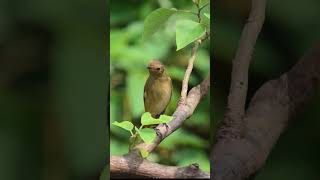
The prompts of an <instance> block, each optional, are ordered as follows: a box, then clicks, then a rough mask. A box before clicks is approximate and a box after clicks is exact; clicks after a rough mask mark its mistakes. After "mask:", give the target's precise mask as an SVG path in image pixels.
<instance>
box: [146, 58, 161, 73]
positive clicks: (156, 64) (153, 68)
mask: <svg viewBox="0 0 320 180" xmlns="http://www.w3.org/2000/svg"><path fill="white" fill-rule="evenodd" d="M147 68H148V69H149V73H150V75H155V76H161V75H162V74H163V72H164V65H163V64H162V63H161V62H160V61H157V60H152V61H151V62H150V63H149V64H148V66H147Z"/></svg>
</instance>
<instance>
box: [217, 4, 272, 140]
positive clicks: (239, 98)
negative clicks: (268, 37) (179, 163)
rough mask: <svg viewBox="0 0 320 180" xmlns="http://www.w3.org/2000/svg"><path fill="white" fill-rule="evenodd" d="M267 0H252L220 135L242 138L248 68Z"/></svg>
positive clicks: (238, 51)
mask: <svg viewBox="0 0 320 180" xmlns="http://www.w3.org/2000/svg"><path fill="white" fill-rule="evenodd" d="M266 1H267V0H252V4H251V12H250V15H249V18H248V20H247V23H246V25H245V26H244V28H243V31H242V34H241V38H240V41H239V46H238V49H237V52H236V55H235V58H234V59H233V62H232V63H233V65H232V75H231V85H230V92H229V97H228V108H227V112H226V114H225V119H224V121H223V126H222V128H221V129H220V131H221V132H220V133H219V136H224V137H225V138H241V136H242V135H243V131H244V123H243V116H244V112H245V102H246V97H247V89H248V70H249V66H250V61H251V54H252V51H253V48H254V46H255V43H256V40H257V38H258V35H259V33H260V31H261V28H262V25H263V22H264V18H265V7H266Z"/></svg>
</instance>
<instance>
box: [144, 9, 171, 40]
mask: <svg viewBox="0 0 320 180" xmlns="http://www.w3.org/2000/svg"><path fill="white" fill-rule="evenodd" d="M176 12H177V10H176V9H168V8H159V9H156V10H155V11H153V12H151V13H150V14H149V15H148V16H147V17H146V19H145V21H144V31H143V40H144V41H145V40H147V39H149V38H150V37H151V36H152V35H153V34H154V33H155V32H157V31H158V30H159V29H160V28H161V25H163V24H165V23H166V21H167V20H168V19H169V18H170V16H171V15H173V14H174V13H176Z"/></svg>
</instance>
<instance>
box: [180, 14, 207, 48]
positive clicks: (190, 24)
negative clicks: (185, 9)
mask: <svg viewBox="0 0 320 180" xmlns="http://www.w3.org/2000/svg"><path fill="white" fill-rule="evenodd" d="M205 32H206V28H205V26H204V25H202V24H200V23H197V22H194V21H191V20H182V21H179V22H178V23H177V25H176V44H177V51H178V50H180V49H182V48H184V47H185V46H187V45H188V44H190V43H192V42H193V41H195V40H197V39H198V38H200V37H201V36H203V35H204V34H205Z"/></svg>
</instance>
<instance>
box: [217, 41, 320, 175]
mask: <svg viewBox="0 0 320 180" xmlns="http://www.w3.org/2000/svg"><path fill="white" fill-rule="evenodd" d="M319 82H320V45H318V46H316V47H314V48H313V49H311V50H310V51H309V52H308V53H307V54H306V55H305V56H304V57H302V59H301V60H300V61H299V62H298V63H297V64H296V65H295V66H294V67H293V68H292V69H291V70H290V71H289V72H287V73H285V74H283V75H282V76H281V77H280V78H279V79H276V80H271V81H269V82H267V83H265V84H264V85H263V86H262V87H261V88H260V89H259V90H258V91H257V92H256V94H255V95H254V97H253V99H252V100H251V102H250V105H249V108H248V110H247V111H246V115H245V118H244V120H245V122H246V132H245V136H244V138H242V139H218V142H217V143H216V145H215V146H214V150H213V154H212V157H211V162H212V165H213V166H212V169H211V173H212V178H213V179H214V180H243V179H247V178H249V177H250V176H252V175H254V174H255V173H256V172H257V171H258V170H259V169H260V168H261V167H262V166H263V164H264V162H265V160H266V159H267V157H268V155H269V153H270V151H271V149H272V147H273V146H274V145H275V143H276V142H277V140H278V138H279V136H280V135H281V133H282V132H283V131H284V129H285V127H286V126H287V124H288V122H289V120H290V119H291V118H292V117H293V116H294V115H295V114H296V113H297V112H298V110H299V108H301V107H302V106H303V105H304V104H305V103H306V102H307V100H308V99H310V97H311V96H312V95H313V94H314V93H315V90H316V85H317V84H319Z"/></svg>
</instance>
